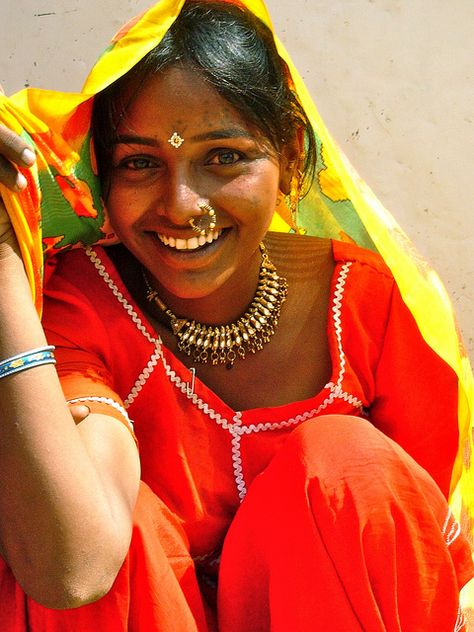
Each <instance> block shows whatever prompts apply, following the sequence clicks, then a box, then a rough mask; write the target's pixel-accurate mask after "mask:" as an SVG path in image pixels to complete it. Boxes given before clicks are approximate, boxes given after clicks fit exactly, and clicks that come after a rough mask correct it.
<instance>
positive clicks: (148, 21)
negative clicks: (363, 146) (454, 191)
mask: <svg viewBox="0 0 474 632" xmlns="http://www.w3.org/2000/svg"><path fill="white" fill-rule="evenodd" d="M222 1H227V2H228V1H230V0H222ZM184 2H185V0H161V2H158V3H157V4H155V5H154V6H152V7H151V8H150V9H149V10H148V11H145V12H144V13H143V14H142V15H141V16H139V17H137V18H136V19H135V20H133V21H131V22H130V23H128V24H127V25H126V26H125V27H123V29H121V30H120V31H119V32H118V33H117V35H116V36H115V37H114V39H113V41H112V42H111V44H110V46H109V47H108V48H107V49H106V51H105V52H104V53H103V54H102V56H101V57H100V58H99V60H98V61H97V63H96V64H95V66H94V67H93V69H92V71H91V73H90V75H89V77H88V78H87V80H86V82H85V85H84V88H83V90H82V92H81V93H79V94H72V93H58V92H52V91H45V90H37V89H31V88H30V89H27V90H23V91H21V92H19V93H17V94H15V95H13V96H12V97H11V98H7V97H0V122H2V123H4V124H5V125H7V126H8V127H9V128H11V129H13V130H14V131H16V132H18V133H20V134H21V135H22V136H23V137H24V138H25V139H26V140H28V141H29V142H30V143H31V144H32V145H33V146H34V148H35V151H36V154H37V163H36V165H35V166H34V167H32V168H31V169H23V170H22V172H23V174H24V175H25V177H26V178H27V180H28V182H29V185H30V186H29V187H28V188H27V190H25V191H24V192H22V193H12V192H10V191H8V190H7V189H6V188H5V187H4V186H2V185H0V193H1V195H2V196H3V198H4V200H5V202H6V205H7V210H8V212H9V214H10V217H11V219H12V223H13V226H14V229H15V231H16V234H17V236H18V239H19V242H20V246H21V251H22V255H23V259H24V263H25V267H26V270H27V274H28V277H29V280H30V284H31V288H32V293H33V297H34V300H35V303H36V306H37V309H38V311H39V312H40V311H41V291H42V271H43V258H44V257H47V256H49V255H50V254H52V253H54V252H58V251H59V250H61V249H64V248H70V247H72V246H74V245H77V244H82V245H89V244H92V243H97V242H99V241H104V242H107V241H111V240H113V239H114V235H113V230H112V229H111V227H110V226H109V224H108V221H107V217H106V213H105V211H104V207H103V205H102V200H101V195H100V184H99V181H98V178H97V173H96V169H95V164H94V155H93V151H91V130H90V120H91V111H92V101H93V99H92V97H93V95H94V94H95V93H97V92H99V91H100V90H102V89H104V88H105V87H107V86H108V85H110V84H111V83H113V82H114V81H115V80H116V79H118V78H119V77H120V76H122V75H123V74H125V73H126V72H127V71H128V70H130V69H131V68H132V67H133V66H134V65H135V64H136V63H137V62H138V61H139V60H140V59H142V58H143V56H144V55H146V53H148V52H149V51H150V50H151V49H153V48H154V47H155V46H156V45H157V44H158V43H159V42H160V40H161V39H162V37H163V36H164V34H165V33H166V31H167V30H168V28H169V27H170V25H171V24H172V23H173V21H174V19H175V18H176V16H177V15H178V14H179V12H180V10H181V8H182V6H183V4H184ZM236 3H237V2H236ZM239 4H241V5H243V6H245V7H247V8H248V9H249V10H250V11H253V13H254V14H256V15H257V16H258V17H259V18H260V19H261V20H262V21H263V22H265V23H266V24H267V25H268V26H269V27H270V28H272V27H271V22H270V17H269V15H268V13H267V10H266V7H265V5H264V4H263V2H262V0H239ZM275 40H276V43H277V48H278V51H279V53H280V56H281V57H282V58H283V59H284V60H285V62H286V64H287V66H288V68H289V70H290V73H291V77H292V80H293V82H294V86H295V89H296V91H297V93H298V95H299V98H300V100H301V103H302V105H303V107H304V109H305V111H306V113H307V114H308V116H309V118H310V120H311V122H312V124H313V127H314V130H315V133H316V138H317V144H318V162H317V169H316V177H315V178H314V181H313V183H312V186H311V188H310V191H309V193H308V195H307V196H306V197H305V198H304V200H303V201H302V202H301V204H300V208H299V219H298V223H299V225H300V226H302V227H304V228H305V229H306V230H307V232H308V233H309V234H314V235H319V236H322V237H330V238H335V239H342V240H350V241H354V242H356V243H357V244H359V245H361V246H363V247H366V248H370V249H372V250H374V251H376V252H378V253H379V254H380V255H381V256H382V257H383V259H384V260H385V262H386V263H387V265H388V266H389V267H390V269H391V270H392V273H393V275H394V277H395V280H396V282H397V284H398V287H399V288H400V291H401V294H402V297H403V300H404V301H405V303H406V305H407V306H408V308H409V309H410V311H411V312H412V314H413V316H414V318H415V320H416V322H417V324H418V327H419V329H420V332H421V334H422V336H423V338H424V339H425V341H426V342H427V343H428V345H429V346H430V347H431V348H432V349H433V350H434V351H435V352H436V353H437V354H438V355H439V356H440V357H441V358H442V359H443V360H445V361H446V362H447V363H448V364H449V365H450V366H451V367H452V369H453V370H454V371H455V372H456V374H457V376H458V379H459V436H460V442H459V450H458V456H457V459H456V463H455V467H454V470H453V474H452V487H451V504H452V507H453V510H454V512H455V515H456V516H457V517H458V518H462V521H463V523H464V525H465V526H467V529H468V530H469V532H470V533H471V534H473V533H474V506H473V505H474V503H473V502H472V497H473V495H474V491H473V490H474V464H473V466H472V467H471V458H472V454H473V440H472V427H473V416H474V415H473V400H474V386H473V378H472V372H471V369H470V366H469V361H468V357H467V354H466V351H465V349H464V347H463V345H462V343H461V340H460V337H459V332H458V330H457V327H456V321H455V317H454V315H453V311H452V307H451V303H450V300H449V298H448V295H447V293H446V290H445V289H444V287H443V285H442V283H441V281H440V279H439V278H438V276H437V275H436V273H435V272H434V271H433V270H432V269H431V267H430V266H429V265H428V264H427V262H426V261H424V260H423V259H422V257H421V256H420V255H419V254H418V253H417V252H416V250H415V249H414V247H413V245H412V244H411V242H410V241H409V239H408V237H407V236H406V235H405V233H404V232H403V231H402V229H401V228H400V227H399V226H398V224H397V223H396V221H395V220H394V218H393V217H392V216H391V215H390V213H389V212H388V211H387V210H386V209H385V208H384V207H383V206H382V204H381V203H380V201H379V200H378V199H377V198H376V197H375V195H374V194H373V193H372V191H371V190H370V189H369V188H368V186H367V185H366V184H365V183H364V182H363V181H362V180H361V178H360V177H359V176H358V175H357V173H356V172H355V171H354V169H353V168H352V167H351V165H350V164H349V162H348V160H347V159H346V158H345V156H344V155H343V153H342V152H341V150H340V149H339V148H338V147H336V145H335V143H334V141H333V139H332V138H331V136H330V134H329V132H328V130H327V129H326V127H325V125H324V123H323V121H322V120H321V118H320V116H319V114H318V111H317V109H316V107H315V105H314V103H313V101H312V99H311V97H310V96H309V94H308V92H307V90H306V87H305V85H304V83H303V81H302V79H301V77H300V75H299V74H298V72H297V71H296V69H295V68H294V66H293V64H292V62H291V60H290V58H289V56H288V54H287V53H286V51H285V49H284V47H283V46H282V44H281V43H280V42H279V41H278V39H277V38H276V37H275ZM271 229H272V230H283V231H286V230H289V229H290V226H289V223H288V220H287V218H284V217H281V216H279V215H275V217H274V219H273V222H272V226H271ZM469 499H471V500H470V502H469Z"/></svg>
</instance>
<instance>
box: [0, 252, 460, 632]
mask: <svg viewBox="0 0 474 632" xmlns="http://www.w3.org/2000/svg"><path fill="white" fill-rule="evenodd" d="M333 253H334V261H335V270H334V274H333V280H332V291H331V303H330V308H329V312H328V338H329V345H330V354H331V360H332V376H331V379H330V381H329V382H328V384H326V386H325V387H324V388H323V389H322V391H321V392H320V393H317V394H316V395H315V396H314V397H312V398H310V399H308V400H304V401H299V402H293V403H291V404H288V405H283V406H278V407H274V408H259V409H252V410H245V411H235V410H232V409H231V408H230V407H229V406H227V405H226V404H225V402H223V401H222V400H221V399H220V398H219V397H218V396H217V395H216V394H215V393H213V392H212V391H211V390H210V389H209V388H207V387H206V386H205V385H204V384H203V383H201V382H200V381H199V379H198V378H196V381H195V384H194V391H193V392H191V389H190V385H191V375H190V372H189V370H188V369H187V368H186V367H185V366H184V365H183V364H182V363H181V362H180V361H178V360H177V358H176V357H175V356H174V355H173V354H171V353H170V352H169V350H168V349H166V348H165V347H164V346H163V345H162V344H161V341H160V340H159V339H158V338H157V337H156V334H155V333H154V331H153V329H152V328H151V326H150V325H149V324H148V322H147V319H146V317H145V316H144V314H143V313H142V312H141V311H140V309H139V307H138V306H137V304H136V303H135V301H134V300H133V298H132V297H131V296H130V294H129V292H128V291H127V289H126V288H125V286H124V285H123V283H122V281H121V279H120V277H119V276H118V274H117V272H116V270H115V268H114V266H113V264H112V262H111V261H110V260H109V258H108V256H107V253H106V251H105V250H103V249H100V248H97V249H96V250H95V251H89V254H87V253H86V252H85V251H74V252H70V253H67V254H65V255H62V256H61V257H60V260H59V262H58V264H57V268H56V270H55V273H54V275H53V276H52V277H51V279H50V282H49V284H48V289H47V293H46V302H45V317H44V325H45V328H46V330H47V334H48V339H49V342H50V343H51V344H55V345H56V347H57V351H56V357H57V359H58V370H59V374H60V377H61V379H62V383H63V387H64V390H65V393H66V396H67V398H68V399H69V400H75V399H83V398H85V399H86V400H87V403H88V404H89V405H90V407H91V408H93V409H94V410H95V408H94V406H96V405H98V406H106V407H107V409H108V410H107V412H110V410H111V411H112V414H114V415H115V416H116V417H117V418H118V419H120V420H121V421H123V422H124V423H128V419H130V420H132V421H133V423H134V433H135V436H136V438H137V441H138V447H139V451H140V460H141V466H142V480H143V484H142V486H141V490H140V494H139V500H138V503H137V510H136V519H135V528H134V535H133V539H132V546H131V549H130V552H129V555H128V556H127V559H126V560H125V563H124V566H123V568H122V570H121V571H120V573H119V576H118V577H117V580H116V582H115V584H114V587H113V589H112V590H111V592H110V593H109V594H108V595H107V596H106V597H105V598H104V599H102V600H100V601H99V602H97V603H95V604H92V605H90V606H86V607H83V608H80V609H78V610H73V611H71V610H69V611H62V612H55V611H51V610H47V609H45V608H42V607H40V606H38V605H37V604H34V603H33V602H32V601H31V600H29V598H26V599H25V597H24V596H23V594H22V592H21V589H19V587H18V586H17V585H15V583H14V581H13V580H12V579H11V578H10V577H9V575H8V573H9V571H8V569H7V568H4V569H3V573H2V572H1V571H0V580H1V579H3V584H0V590H3V593H2V592H0V599H1V603H2V604H3V603H7V602H8V603H9V604H12V607H11V609H10V610H9V611H8V612H9V613H10V614H8V615H6V614H5V615H4V619H5V624H4V625H3V620H2V613H0V623H2V625H1V626H0V628H1V629H2V630H6V631H8V632H10V631H15V632H17V631H18V632H19V631H20V630H21V631H22V630H24V629H25V628H24V627H22V625H23V624H22V617H28V618H29V621H30V625H32V626H33V627H32V628H31V629H33V630H34V631H35V632H36V630H38V631H41V632H42V631H43V630H44V631H51V632H52V631H53V630H54V631H56V630H57V631H59V630H61V631H63V630H81V631H82V630H89V629H101V630H102V632H105V631H109V630H110V632H120V631H121V630H132V631H136V630H140V631H142V630H143V631H144V632H145V631H148V630H150V631H155V630H159V631H166V632H167V631H168V630H169V631H178V632H180V631H181V630H183V631H188V630H200V631H205V630H213V629H219V630H221V631H222V632H244V631H245V632H251V631H255V632H257V631H262V632H263V631H265V630H272V631H274V632H284V631H290V630H297V631H301V632H306V630H308V631H309V630H315V629H316V630H319V629H320V630H329V629H336V630H345V631H346V630H347V631H351V630H354V631H355V630H371V631H372V630H373V631H374V632H376V631H377V632H378V631H379V630H380V631H383V630H390V631H392V630H393V631H395V630H404V631H406V630H410V631H412V630H420V631H421V630H423V631H426V630H428V629H430V630H431V629H433V630H434V629H436V630H440V631H443V630H454V629H455V626H456V625H458V629H461V627H459V626H460V625H461V619H460V617H458V605H457V602H458V591H459V588H460V587H461V586H462V585H463V584H464V583H465V582H466V581H467V580H468V579H469V578H470V577H472V574H473V573H472V562H471V556H470V552H469V549H468V546H467V544H466V543H465V541H464V539H463V538H462V536H461V535H460V534H459V528H458V525H457V523H456V521H455V520H454V519H453V517H452V516H451V514H450V513H449V511H448V507H447V505H446V502H445V498H444V496H443V493H444V495H447V493H448V490H449V481H450V475H451V468H452V466H453V462H454V458H455V454H456V449H457V440H458V435H457V381H456V376H455V375H454V373H453V372H452V371H451V369H450V368H449V367H448V366H447V365H446V364H445V363H444V362H442V361H441V360H440V359H439V357H438V356H436V354H434V353H433V352H432V351H431V349H430V348H429V347H428V346H427V345H426V344H425V343H424V341H423V339H422V338H421V335H420V333H419V330H418V328H417V327H416V325H415V323H414V321H413V318H412V316H411V314H410V313H409V311H408V309H407V308H406V307H405V305H404V303H403V301H402V300H401V297H400V295H399V292H398V289H397V287H396V285H395V283H394V281H393V278H392V276H391V274H390V272H389V270H388V269H387V268H386V266H385V265H384V264H383V263H382V262H381V260H380V258H379V257H377V256H376V255H374V254H372V253H370V252H367V251H364V250H361V249H359V248H357V247H356V246H352V245H348V244H342V243H339V242H334V243H333ZM111 403H113V405H114V408H112V407H111V406H110V404H111ZM109 409H110V410H109ZM327 415H330V416H329V417H323V416H327ZM318 417H319V419H316V418H318ZM356 417H357V418H358V419H357V418H356ZM380 431H381V432H380ZM389 437H390V438H389ZM402 448H403V449H402ZM407 453H408V454H407ZM408 455H410V456H408ZM413 459H414V460H413ZM415 461H416V463H415ZM420 466H421V467H420ZM422 468H423V469H422ZM425 470H426V471H425ZM426 472H428V474H429V475H430V476H428V474H427V473H426ZM431 477H432V478H431ZM432 479H434V480H435V481H436V483H437V484H438V486H439V487H437V486H436V485H435V484H434V483H433V480H432ZM440 489H441V491H442V492H443V493H441V491H440ZM242 501H243V502H242ZM217 578H218V579H219V581H218V588H217ZM8 591H10V593H11V594H10V596H8V597H7V602H5V601H4V595H7V593H8ZM13 595H16V596H15V597H13ZM435 595H442V596H443V597H442V599H441V598H440V597H438V598H435V597H434V596H435ZM15 599H16V601H15ZM14 603H15V604H16V606H15V607H14V606H13V604H14ZM26 613H27V614H26ZM88 626H93V627H88Z"/></svg>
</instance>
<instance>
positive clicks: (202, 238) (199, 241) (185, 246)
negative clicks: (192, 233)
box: [158, 230, 222, 250]
mask: <svg viewBox="0 0 474 632" xmlns="http://www.w3.org/2000/svg"><path fill="white" fill-rule="evenodd" d="M221 233H222V230H211V231H210V232H209V233H208V234H207V235H199V237H191V238H190V239H180V238H178V239H175V238H174V237H168V236H167V235H161V234H160V233H158V239H159V240H160V241H161V243H163V244H165V246H169V247H170V248H176V250H196V248H199V247H200V246H204V244H212V242H213V241H215V240H216V239H219V237H220V236H221Z"/></svg>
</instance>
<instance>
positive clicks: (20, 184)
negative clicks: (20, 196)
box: [15, 173, 28, 191]
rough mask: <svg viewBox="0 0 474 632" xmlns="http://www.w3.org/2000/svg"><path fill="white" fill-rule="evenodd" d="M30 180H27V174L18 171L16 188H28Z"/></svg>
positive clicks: (18, 189) (20, 189)
mask: <svg viewBox="0 0 474 632" xmlns="http://www.w3.org/2000/svg"><path fill="white" fill-rule="evenodd" d="M27 184H28V182H27V181H26V178H25V176H24V175H23V174H22V173H17V176H16V180H15V188H16V190H17V191H23V189H25V188H26V185H27Z"/></svg>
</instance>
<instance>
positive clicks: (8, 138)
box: [0, 125, 36, 191]
mask: <svg viewBox="0 0 474 632" xmlns="http://www.w3.org/2000/svg"><path fill="white" fill-rule="evenodd" d="M35 160H36V156H35V153H34V151H33V150H32V149H31V147H30V146H29V145H28V143H26V142H25V141H24V140H23V139H22V138H21V137H20V136H18V134H15V132H12V131H11V130H9V129H8V128H7V127H5V126H4V125H0V182H1V183H2V184H4V185H5V186H7V187H8V188H9V189H11V190H12V191H22V190H23V189H24V188H25V186H26V179H25V177H24V176H23V175H22V174H21V173H20V172H19V171H18V169H17V167H16V166H18V167H31V166H32V165H33V164H34V162H35Z"/></svg>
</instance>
